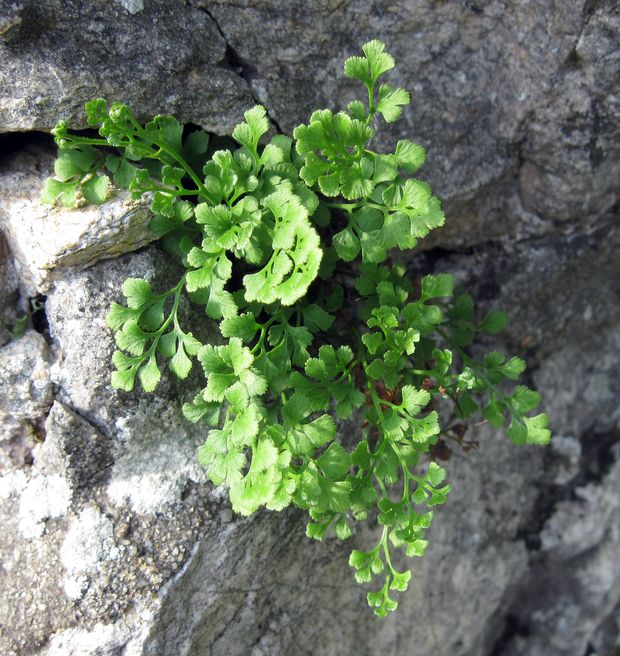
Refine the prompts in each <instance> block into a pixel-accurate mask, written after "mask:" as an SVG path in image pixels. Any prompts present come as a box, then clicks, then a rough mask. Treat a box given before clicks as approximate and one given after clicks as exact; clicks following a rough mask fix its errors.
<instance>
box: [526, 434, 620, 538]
mask: <svg viewBox="0 0 620 656" xmlns="http://www.w3.org/2000/svg"><path fill="white" fill-rule="evenodd" d="M580 442H581V448H582V452H581V458H580V466H579V473H578V474H577V475H576V476H575V477H574V478H572V479H571V480H570V481H569V482H568V483H565V484H563V485H553V484H551V485H547V486H545V487H543V488H542V489H541V492H540V495H539V497H538V500H537V502H536V504H535V506H534V509H533V511H532V514H531V516H530V517H529V519H528V520H527V521H526V523H525V524H524V525H523V526H522V527H521V529H520V530H519V531H518V533H517V539H521V540H523V541H524V542H525V545H526V547H527V548H528V549H529V550H530V551H539V550H540V548H541V537H540V534H541V532H542V530H543V528H544V526H545V524H546V523H547V521H548V520H549V519H550V518H551V517H552V515H553V514H554V512H555V509H556V506H557V505H558V503H560V502H561V501H573V500H578V499H579V497H578V496H577V490H578V489H579V488H582V487H584V486H586V485H589V484H592V483H594V484H596V483H599V482H600V481H601V480H602V479H603V478H604V477H605V475H606V474H607V473H608V472H609V471H610V470H611V468H612V467H613V465H614V463H615V462H616V458H617V457H618V455H617V453H618V450H619V449H618V445H619V444H620V434H619V433H618V432H616V431H610V432H607V433H596V432H594V431H586V432H585V433H584V435H582V436H581V438H580ZM548 457H549V458H553V456H552V455H549V456H548Z"/></svg>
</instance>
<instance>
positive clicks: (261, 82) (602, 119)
mask: <svg viewBox="0 0 620 656" xmlns="http://www.w3.org/2000/svg"><path fill="white" fill-rule="evenodd" d="M67 25H70V26H71V29H67ZM370 38H381V39H382V40H384V41H385V42H386V43H387V44H388V48H389V50H390V51H391V52H393V54H394V55H395V57H396V59H397V62H398V67H397V69H396V71H395V72H394V73H393V74H392V79H393V80H394V81H396V82H397V83H398V84H400V85H402V86H406V87H407V88H409V89H410V90H411V92H412V96H413V107H412V109H411V110H408V111H407V112H405V115H404V118H403V120H401V121H400V122H399V123H397V124H396V126H395V127H394V128H393V129H391V130H387V131H384V132H383V133H382V135H381V137H380V139H381V140H382V142H383V143H385V144H388V143H392V142H393V140H395V139H396V138H397V137H398V136H401V135H406V136H409V137H412V138H414V139H417V140H419V141H420V142H421V143H422V144H423V145H425V146H427V147H428V149H429V161H428V165H427V166H426V167H425V172H426V176H427V177H428V179H429V180H430V182H431V183H432V185H433V188H434V190H435V191H436V192H437V193H438V194H439V195H440V196H442V197H443V198H444V201H445V203H444V204H445V209H446V214H447V217H448V221H447V225H446V227H445V228H444V229H442V230H441V231H438V232H437V234H435V235H433V236H432V238H431V240H427V243H426V244H425V247H426V250H425V252H423V253H421V254H418V255H416V256H415V257H414V258H413V259H412V260H411V261H410V267H411V269H412V271H430V270H438V271H452V272H455V273H456V274H457V279H458V281H459V283H462V284H463V285H464V286H467V287H469V289H471V291H472V292H473V294H474V296H475V297H477V298H478V299H480V301H481V303H482V305H483V307H496V306H497V307H505V308H507V309H509V311H510V314H511V320H512V321H511V325H510V328H509V330H508V332H507V334H506V336H505V338H504V342H503V343H500V344H499V348H504V349H506V350H510V351H512V352H518V353H519V354H521V355H524V356H525V357H526V358H527V359H528V361H529V363H530V365H531V369H530V374H529V375H530V377H531V382H533V383H534V384H535V385H536V386H537V387H538V388H539V389H540V391H541V393H542V395H543V398H544V404H545V408H546V410H547V411H548V413H549V415H550V418H551V423H552V426H553V428H554V432H555V435H556V438H555V440H554V442H553V444H552V445H551V446H550V447H549V448H548V449H536V448H522V449H517V448H516V447H514V446H512V445H511V444H510V443H509V442H508V441H507V440H506V439H504V438H503V437H501V436H500V435H498V434H496V432H492V431H489V430H488V429H487V428H486V427H477V428H476V438H477V439H478V440H479V442H480V449H479V450H477V451H470V452H469V453H461V452H455V453H454V455H453V457H452V459H451V460H450V461H449V462H448V463H447V467H448V470H449V476H450V479H451V482H452V483H453V486H454V492H453V493H452V496H451V498H450V500H449V503H448V504H447V505H446V506H444V507H442V508H441V509H440V510H439V511H438V512H437V519H436V522H435V524H434V525H433V528H432V531H431V533H430V536H429V537H430V541H431V546H430V548H429V551H428V552H427V556H425V558H424V559H422V560H421V561H420V562H419V563H417V566H416V567H415V575H414V577H415V578H414V582H413V583H412V586H411V587H410V590H409V591H408V593H407V594H405V595H403V597H402V600H401V606H400V608H399V611H398V613H397V614H395V615H393V616H392V617H390V618H388V619H386V620H377V619H374V618H373V617H372V615H370V614H369V611H368V609H367V607H366V603H365V600H364V594H363V591H362V590H361V589H360V588H359V587H358V586H356V585H355V584H354V582H353V577H352V574H351V572H350V570H349V567H348V565H347V562H346V561H347V555H348V552H349V549H350V547H349V545H343V544H341V543H338V542H335V541H331V540H328V541H327V542H326V543H324V544H318V543H312V542H309V541H308V540H307V539H306V538H305V536H304V524H303V517H302V515H301V514H300V513H298V512H297V511H295V510H289V511H286V512H284V513H280V514H275V513H268V512H264V513H259V515H258V516H257V517H253V518H250V519H245V520H241V519H238V518H235V517H233V516H232V514H231V512H230V509H229V508H228V507H227V505H226V501H225V497H223V496H222V495H221V493H220V491H219V490H214V489H213V488H212V486H211V485H210V484H209V483H207V482H206V481H205V479H204V476H203V474H202V472H201V471H200V469H199V468H197V467H196V465H195V462H194V451H195V448H196V446H197V445H198V444H199V443H200V441H201V439H203V437H204V435H203V434H202V431H201V430H200V429H199V428H196V427H195V426H193V425H189V424H188V423H186V422H185V421H184V420H183V418H182V416H181V413H180V404H181V403H182V401H183V400H185V399H186V398H189V397H190V396H191V392H192V389H193V387H194V386H197V385H198V384H199V382H198V378H196V379H190V381H189V384H185V385H180V384H179V383H178V382H175V381H174V380H173V379H172V378H168V377H164V380H163V383H162V385H161V386H160V388H159V389H158V392H157V394H156V395H155V396H151V397H147V396H146V395H143V394H141V393H136V394H131V395H127V394H122V393H119V392H117V391H114V390H113V389H112V388H111V387H110V385H109V374H110V367H109V358H110V354H111V352H112V349H113V342H112V336H111V334H110V332H109V331H108V330H107V328H106V327H105V324H104V316H105V313H106V311H107V307H108V306H109V303H110V302H111V301H112V300H118V298H119V295H120V291H119V290H120V285H121V283H122V280H123V279H124V278H125V277H126V276H127V275H133V276H143V277H146V278H148V279H150V280H152V281H153V284H154V285H162V286H163V285H164V284H165V283H166V282H169V281H171V280H174V276H175V274H176V270H175V268H174V266H173V265H172V264H171V263H170V262H169V260H168V258H167V257H166V256H165V255H164V254H163V253H162V252H160V250H159V249H158V247H156V246H150V247H148V248H145V249H142V250H140V251H139V252H137V253H135V254H133V255H123V256H122V257H120V258H118V259H113V260H106V261H100V258H99V256H98V255H97V256H96V257H90V255H89V252H90V253H93V252H94V253H99V252H106V248H107V249H108V251H107V253H108V254H110V253H109V243H110V242H109V240H108V242H107V243H108V246H106V247H104V246H103V245H104V244H105V243H106V242H105V239H103V237H102V235H104V234H105V230H106V229H107V227H108V222H109V220H108V219H105V218H104V219H103V221H102V222H101V223H100V224H98V225H100V226H101V228H102V230H93V231H91V232H89V233H88V235H89V237H88V238H83V239H82V238H81V237H80V236H79V235H78V233H77V232H76V233H75V235H78V236H71V239H72V242H71V243H72V244H73V245H72V250H71V258H73V259H69V260H66V261H65V262H64V263H63V262H62V258H60V259H59V258H56V259H54V257H52V258H51V259H50V258H48V260H47V262H48V265H47V267H43V268H41V267H40V263H39V262H38V260H37V259H36V258H37V257H40V254H39V253H33V252H28V251H29V250H30V251H32V250H33V249H36V248H37V243H38V244H39V246H41V247H47V246H49V245H53V244H56V243H58V240H62V239H63V238H66V237H67V234H68V233H69V231H68V230H64V228H63V225H64V224H63V221H64V220H66V221H67V222H68V223H67V224H66V225H74V226H79V225H80V223H79V221H77V219H76V217H75V216H73V217H72V215H71V214H70V213H69V214H65V213H58V216H57V220H54V221H50V222H46V223H45V230H46V231H47V232H44V231H43V229H42V230H41V232H40V233H38V234H37V231H36V226H37V225H39V224H38V223H37V221H38V219H37V217H38V216H39V215H38V214H37V212H39V211H40V209H38V206H37V197H38V188H37V187H38V185H40V180H41V178H42V177H43V176H44V174H45V171H46V170H47V168H46V167H49V154H47V150H46V148H45V147H43V146H41V145H38V146H37V147H36V148H35V149H34V151H32V150H30V151H29V150H28V149H26V148H20V147H19V140H18V139H17V137H14V136H9V137H7V136H5V137H3V139H5V140H6V139H9V138H11V139H13V141H12V144H13V146H12V147H13V148H14V149H16V150H17V151H18V152H16V153H15V154H14V155H12V156H11V158H8V157H6V158H5V159H4V161H3V163H2V171H3V172H2V176H3V177H2V179H3V180H4V181H5V183H4V184H3V187H2V189H1V190H0V196H1V197H0V208H3V209H2V211H4V212H5V216H6V213H7V212H8V214H9V215H10V225H11V226H12V227H11V230H10V231H9V230H7V234H8V236H9V240H8V241H6V240H4V238H2V237H0V273H1V274H2V279H1V280H0V303H1V304H2V305H3V306H4V307H0V319H2V320H3V322H4V323H6V325H7V326H8V327H9V328H12V326H13V325H14V322H15V321H16V320H17V319H18V318H19V317H20V316H22V314H23V313H24V312H26V310H27V311H28V312H30V313H32V304H31V303H30V302H29V300H28V299H29V297H32V296H34V295H36V294H38V293H39V292H40V291H41V290H42V289H45V291H46V294H47V301H46V305H45V312H46V314H45V316H43V313H42V311H39V313H38V314H39V316H38V317H36V316H33V317H32V318H31V319H29V320H28V328H27V331H26V334H25V335H24V337H22V338H21V339H19V340H12V338H11V333H10V332H9V331H8V329H6V330H5V331H4V332H2V333H0V344H3V346H2V348H1V349H0V448H1V451H2V455H1V458H0V466H1V467H2V476H1V477H0V513H1V516H2V520H1V530H0V561H1V563H2V569H1V570H0V599H1V600H2V601H0V651H1V652H2V653H7V654H11V655H20V656H21V655H27V656H30V655H33V656H34V655H35V654H36V655H38V656H51V655H54V656H95V655H98V654H124V655H125V656H138V655H140V656H207V655H209V656H211V655H213V656H218V655H220V654H221V655H223V656H224V655H225V656H235V655H239V656H242V655H243V656H245V655H251V656H262V655H264V656H267V655H269V656H274V655H279V654H283V655H284V654H286V656H297V655H298V654H299V655H303V654H312V655H313V656H323V655H325V656H335V655H340V654H362V655H368V656H371V655H372V656H374V655H375V654H378V653H385V654H397V653H415V654H416V656H426V655H429V656H430V655H431V654H433V655H434V656H435V655H442V656H443V655H444V654H445V655H446V656H448V655H449V656H586V655H587V656H612V655H615V654H617V653H618V650H619V649H620V638H619V627H620V560H619V558H618V554H619V553H620V505H619V499H620V469H619V462H620V458H619V456H620V403H619V400H620V382H619V378H618V371H619V369H620V330H619V325H620V321H619V320H620V310H619V303H618V301H619V299H620V258H619V257H618V255H617V253H618V247H619V245H620V222H619V221H618V204H617V203H618V191H619V184H618V180H619V178H620V175H619V174H620V158H619V156H618V155H619V152H618V151H619V150H620V145H619V144H620V139H619V136H620V116H619V115H620V107H619V102H620V101H619V99H618V79H619V78H620V47H619V42H620V11H619V10H618V8H617V3H615V2H613V0H577V1H575V2H553V1H552V0H530V1H528V2H525V1H524V2H507V1H504V2H502V1H500V0H488V1H487V0H471V1H470V0H467V1H463V2H456V1H447V0H446V1H431V0H419V1H416V0H394V1H393V2H370V1H369V0H354V1H352V2H340V1H336V0H320V1H317V2H302V1H301V0H294V1H289V2H283V1H282V0H269V1H264V2H254V1H253V0H239V1H238V2H234V3H232V2H230V3H229V2H206V1H204V0H189V1H187V2H177V1H176V0H167V1H163V0H160V1H155V0H154V1H152V2H151V1H144V2H143V1H141V0H118V1H116V2H106V3H103V2H101V3H100V2H79V1H77V0H76V1H69V0H62V1H61V0H50V1H49V2H45V3H37V2H32V1H30V0H14V1H9V2H6V3H4V4H2V5H1V6H0V132H6V133H9V132H16V131H22V130H48V129H49V128H50V127H52V125H53V124H54V123H55V122H56V120H57V119H58V118H61V117H64V118H67V119H69V120H70V122H71V123H72V124H74V125H75V126H76V127H79V126H83V123H82V121H83V119H82V115H81V106H82V104H83V102H84V101H85V100H88V99H89V98H91V97H92V96H99V95H104V96H106V97H108V98H110V99H112V98H114V99H119V100H124V101H127V102H129V103H130V104H132V105H133V106H134V108H135V109H136V110H137V113H138V114H139V115H140V116H141V117H143V118H147V117H150V116H152V115H154V114H157V113H167V112H169V113H175V114H176V115H177V116H178V117H179V118H181V119H182V120H184V121H191V122H192V123H194V124H199V125H201V126H203V127H205V128H207V129H210V130H213V131H216V132H218V133H226V132H229V131H230V129H231V128H232V126H233V125H234V124H235V122H236V121H237V120H238V119H239V117H240V116H241V114H242V112H243V110H244V109H246V108H247V107H248V106H250V105H252V104H253V103H254V102H256V101H260V102H262V103H264V104H265V105H266V106H267V108H268V111H269V114H270V117H271V119H272V123H273V127H274V130H278V129H281V130H283V131H285V132H290V131H291V130H292V128H294V127H295V125H297V124H298V123H299V122H301V121H302V120H304V119H306V118H307V115H308V112H309V111H310V110H312V109H314V108H315V107H318V106H322V105H326V106H333V107H340V106H342V105H344V104H345V103H346V102H347V101H348V100H350V99H351V98H352V97H353V94H354V93H355V91H356V89H355V87H354V85H353V84H352V83H350V81H346V80H343V79H342V78H341V77H340V70H341V66H342V60H343V59H344V58H345V57H347V56H349V55H351V54H356V52H357V50H358V48H359V46H360V45H361V44H362V43H363V42H364V41H366V40H368V39H370ZM15 144H17V146H15ZM0 145H2V144H0ZM46 158H47V159H46ZM20 176H21V177H20ZM19 181H21V182H19ZM7 208H8V209H7ZM106 211H107V210H106ZM80 213H83V214H86V213H87V212H86V211H84V210H80ZM65 217H66V219H65ZM3 221H4V225H5V226H6V225H8V223H7V219H6V218H5V219H3ZM72 222H73V223H72ZM41 225H42V224H41ZM5 229H6V228H5ZM9 233H10V234H9ZM71 234H73V233H71ZM28 235H31V236H32V235H34V236H37V237H39V241H38V242H36V241H30V242H29V241H27V239H26V238H27V237H28ZM28 238H30V237H28ZM26 243H27V244H33V245H32V246H29V247H26V248H25V249H23V248H22V249H20V246H19V245H20V244H26ZM134 245H140V244H139V243H138V242H136V244H134ZM100 246H101V251H99V250H97V249H98V248H99V247H100ZM89 248H90V249H91V251H89ZM92 249H94V250H92ZM24 250H25V251H26V253H24V252H23V251H24ZM120 250H126V247H125V246H123V247H122V249H119V250H117V251H114V252H112V254H113V255H114V254H117V253H118V252H120ZM25 255H26V256H28V257H25ZM76 258H77V259H76ZM75 265H81V266H82V267H83V266H86V265H91V266H88V267H87V268H80V267H79V266H75ZM41 270H44V271H46V274H45V285H44V286H43V283H42V282H41V281H42V280H43V278H41V276H40V273H39V274H38V273H37V272H40V271H41ZM37 276H39V277H37ZM42 301H43V299H42V298H39V302H42ZM184 311H186V312H190V311H191V310H190V309H189V308H185V310H184ZM34 329H36V330H34ZM37 331H38V332H37ZM209 334H210V327H209V326H208V325H204V327H203V332H202V334H201V335H200V337H201V338H202V339H203V340H207V339H209ZM11 340H12V341H11ZM192 375H194V374H192ZM196 375H197V374H196ZM373 530H374V529H373V528H372V527H371V528H370V529H368V531H367V532H366V533H364V534H362V535H359V536H357V537H355V538H354V542H355V544H356V545H358V546H360V545H364V544H366V543H367V542H370V540H371V539H372V535H371V533H373Z"/></svg>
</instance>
